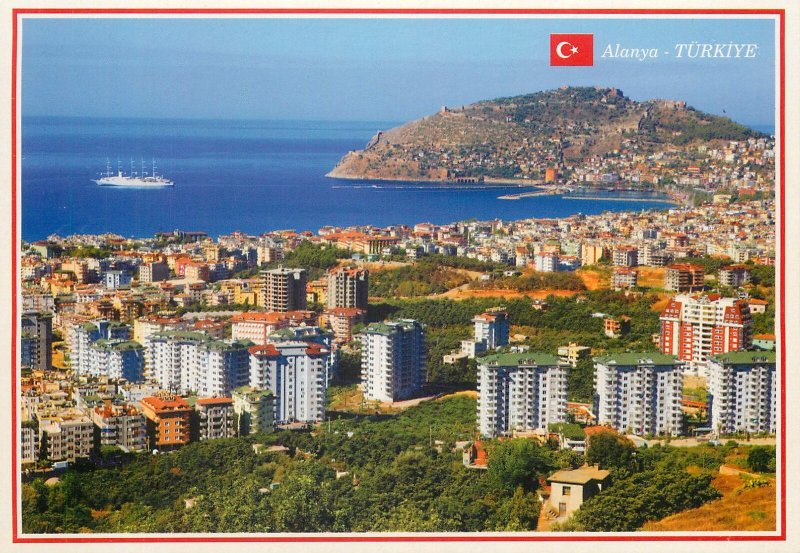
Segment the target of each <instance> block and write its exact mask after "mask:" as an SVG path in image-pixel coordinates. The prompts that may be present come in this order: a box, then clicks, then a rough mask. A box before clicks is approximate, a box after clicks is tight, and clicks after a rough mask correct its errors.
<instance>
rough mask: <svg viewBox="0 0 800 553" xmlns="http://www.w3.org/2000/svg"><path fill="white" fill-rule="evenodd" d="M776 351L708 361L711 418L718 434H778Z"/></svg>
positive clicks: (735, 353) (717, 356)
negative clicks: (741, 432) (740, 432)
mask: <svg viewBox="0 0 800 553" xmlns="http://www.w3.org/2000/svg"><path fill="white" fill-rule="evenodd" d="M778 386H779V381H778V375H777V373H776V372H775V352H774V351H737V352H730V353H723V354H720V355H715V356H713V357H711V358H710V359H709V360H708V394H709V405H708V408H709V417H710V421H711V428H713V429H714V431H716V432H717V433H719V434H730V433H733V432H738V431H746V432H752V433H761V432H767V433H770V434H773V433H775V432H776V418H777V412H778V405H777V399H778Z"/></svg>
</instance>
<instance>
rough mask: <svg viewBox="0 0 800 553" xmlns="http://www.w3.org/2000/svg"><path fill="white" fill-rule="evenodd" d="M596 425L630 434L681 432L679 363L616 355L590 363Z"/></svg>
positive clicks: (669, 357)
mask: <svg viewBox="0 0 800 553" xmlns="http://www.w3.org/2000/svg"><path fill="white" fill-rule="evenodd" d="M594 387H595V401H594V403H595V405H594V409H595V415H596V416H597V422H598V424H607V425H609V426H611V427H612V428H615V429H616V430H618V431H620V432H633V433H634V434H638V435H643V434H670V435H679V434H681V433H682V432H683V428H682V421H681V415H682V411H681V399H682V398H683V362H682V361H679V360H677V359H676V358H675V357H674V356H672V355H664V354H661V353H617V354H612V355H606V356H603V357H596V358H595V359H594Z"/></svg>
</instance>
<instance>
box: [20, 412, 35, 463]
mask: <svg viewBox="0 0 800 553" xmlns="http://www.w3.org/2000/svg"><path fill="white" fill-rule="evenodd" d="M37 427H38V425H37V423H36V421H33V420H25V421H22V426H21V428H20V440H19V447H20V455H19V460H20V462H21V463H22V464H25V463H35V462H36V461H38V460H39V444H38V441H39V435H38V432H37Z"/></svg>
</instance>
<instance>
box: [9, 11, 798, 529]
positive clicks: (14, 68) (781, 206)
mask: <svg viewBox="0 0 800 553" xmlns="http://www.w3.org/2000/svg"><path fill="white" fill-rule="evenodd" d="M11 12H12V18H13V22H12V28H13V30H12V39H11V43H12V58H11V73H12V74H11V195H12V199H11V209H12V211H11V241H12V248H11V250H12V259H11V268H12V272H13V276H12V279H11V280H12V293H11V313H12V317H13V320H12V324H11V338H12V344H11V367H12V370H11V375H12V381H11V393H12V406H13V410H12V414H11V426H12V428H11V436H12V438H11V443H12V449H11V455H12V463H11V467H12V475H11V490H12V509H11V511H12V515H11V522H12V542H13V543H157V542H175V543H218V542H228V543H243V542H251V543H252V542H255V543H258V542H301V543H302V542H308V543H316V542H448V541H449V542H489V541H503V542H522V541H527V542H537V541H538V542H555V541H561V542H564V541H604V542H606V541H665V542H671V541H698V542H708V541H785V540H786V521H787V518H786V340H785V337H786V292H785V282H786V266H785V264H784V258H785V253H786V226H785V216H786V209H785V199H784V198H785V191H786V184H785V180H786V165H785V154H786V149H785V144H784V138H785V136H786V116H785V109H786V101H785V88H786V51H785V41H786V35H785V30H786V25H785V21H786V10H784V9H740V10H735V9H394V8H387V9H384V8H363V9H362V8H320V9H317V8H305V9H293V8H274V9H235V8H234V9H177V8H175V9H172V8H162V9H128V8H121V9H114V8H109V9H102V8H76V9H64V8H58V9H48V8H14V9H12V11H11ZM37 14H53V15H66V14H86V15H90V14H95V15H145V14H148V15H169V14H174V15H183V14H195V15H292V14H294V15H311V14H316V15H578V14H580V15H777V16H778V21H779V27H780V31H779V37H780V38H779V42H780V44H779V52H780V54H779V56H780V61H779V71H780V77H779V82H780V84H779V87H780V90H779V94H780V99H779V106H780V107H779V109H780V114H779V121H778V126H779V129H780V130H779V138H780V160H781V169H780V191H781V193H780V202H779V203H778V207H777V209H778V212H779V214H780V219H781V227H780V230H779V235H780V242H781V246H780V258H779V259H780V271H779V275H778V277H779V282H780V288H781V293H780V308H781V310H780V317H779V318H780V322H779V329H780V351H781V391H780V397H781V432H780V443H781V456H780V466H781V496H780V502H781V517H780V519H781V524H780V534H779V535H767V536H764V535H746V534H743V535H732V536H727V535H717V536H714V535H707V534H703V535H663V536H640V535H629V534H618V535H607V534H600V535H596V536H595V535H580V536H576V535H569V534H565V535H563V536H554V535H547V536H533V535H524V536H520V535H510V536H486V535H453V536H441V535H432V536H424V535H417V536H380V535H370V536H337V535H326V536H320V535H310V536H307V537H306V536H299V537H297V536H291V537H289V536H285V537H284V536H279V535H277V536H263V535H254V536H252V537H251V536H215V535H210V536H207V537H195V536H185V537H181V536H180V535H178V536H173V535H168V536H160V537H155V536H152V537H151V536H142V537H131V536H126V537H96V538H90V537H64V538H58V537H55V536H42V537H35V536H25V537H20V535H19V531H18V520H19V513H18V510H17V498H18V492H19V485H18V478H19V471H18V453H19V452H18V451H17V449H18V429H17V401H18V399H19V398H18V397H17V395H18V394H17V390H18V386H17V370H18V367H17V349H18V344H17V338H18V336H17V316H18V309H19V306H18V300H17V288H18V284H19V283H18V279H19V268H18V260H17V246H18V244H17V241H18V240H19V236H18V233H17V206H18V199H17V124H18V120H17V100H18V98H17V82H18V81H17V79H18V64H17V54H18V32H17V26H18V24H19V20H20V17H19V16H20V15H37Z"/></svg>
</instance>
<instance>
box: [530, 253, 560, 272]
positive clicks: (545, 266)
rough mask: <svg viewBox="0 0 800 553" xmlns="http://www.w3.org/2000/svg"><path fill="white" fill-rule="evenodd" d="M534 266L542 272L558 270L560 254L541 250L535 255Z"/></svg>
mask: <svg viewBox="0 0 800 553" xmlns="http://www.w3.org/2000/svg"><path fill="white" fill-rule="evenodd" d="M533 268H534V269H535V270H536V271H538V272H540V273H553V272H555V271H558V269H559V263H558V254H557V253H553V252H539V253H537V254H536V255H535V256H533Z"/></svg>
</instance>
